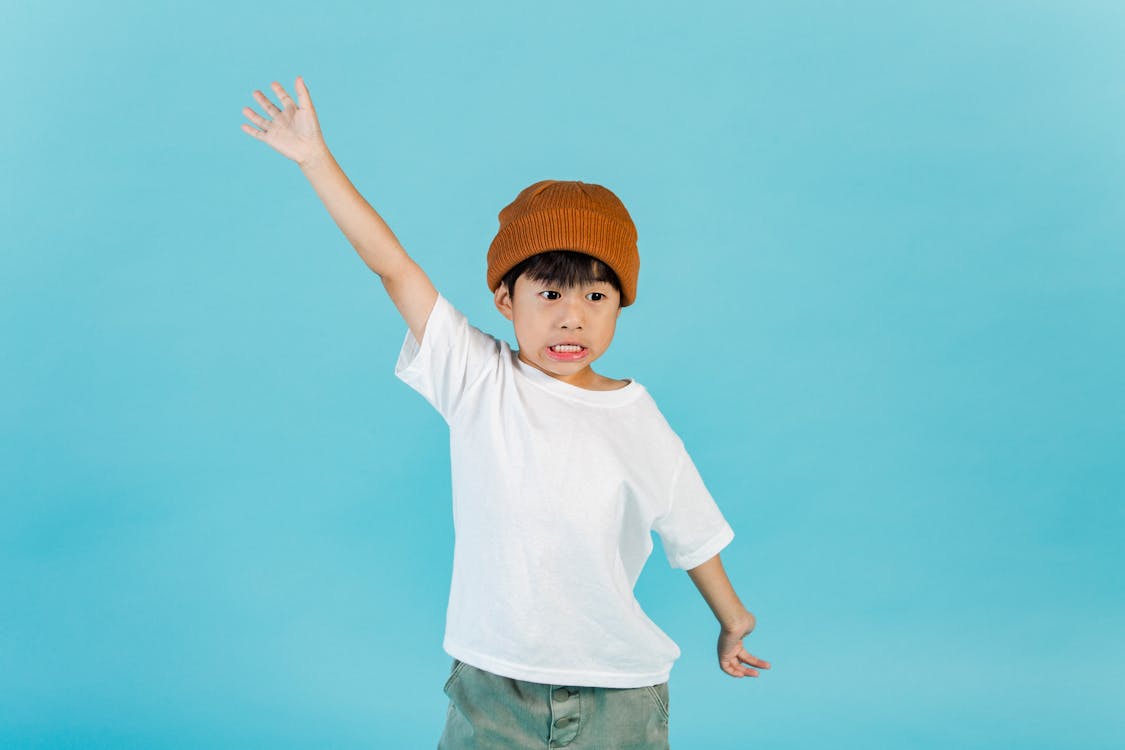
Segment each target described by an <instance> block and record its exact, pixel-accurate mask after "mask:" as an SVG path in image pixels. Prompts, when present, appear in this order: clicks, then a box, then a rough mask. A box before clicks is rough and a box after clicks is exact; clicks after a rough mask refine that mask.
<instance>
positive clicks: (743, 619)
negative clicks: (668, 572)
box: [687, 555, 770, 677]
mask: <svg viewBox="0 0 1125 750" xmlns="http://www.w3.org/2000/svg"><path fill="white" fill-rule="evenodd" d="M687 573H688V575H689V576H690V577H691V580H692V583H694V584H695V587H696V588H697V589H699V593H700V594H702V595H703V598H704V600H706V602H707V605H708V606H709V607H711V611H712V612H713V613H714V614H715V619H717V620H718V621H719V626H720V629H719V644H718V655H719V667H720V668H721V669H722V670H723V671H724V672H726V673H727V674H729V675H731V676H732V677H746V676H747V675H749V676H750V677H757V676H758V672H757V671H755V670H753V669H751V668H750V667H748V666H743V664H747V665H751V666H754V667H758V668H760V669H769V668H770V663H769V662H768V661H764V660H762V659H759V658H758V657H756V656H753V655H752V654H750V653H749V652H748V651H747V650H746V649H745V648H743V647H742V639H743V638H745V637H746V636H748V635H750V632H751V631H752V630H754V627H755V625H757V620H756V619H755V617H754V615H753V614H751V613H750V611H749V610H747V609H746V607H744V606H742V602H741V601H740V600H739V598H738V594H736V593H734V587H733V586H732V585H731V583H730V579H729V578H727V573H726V571H725V570H723V562H722V560H720V559H719V556H718V555H715V556H714V557H712V558H711V559H710V560H708V561H707V562H705V563H703V564H702V565H698V566H696V567H694V568H692V569H691V570H689V571H688V572H687Z"/></svg>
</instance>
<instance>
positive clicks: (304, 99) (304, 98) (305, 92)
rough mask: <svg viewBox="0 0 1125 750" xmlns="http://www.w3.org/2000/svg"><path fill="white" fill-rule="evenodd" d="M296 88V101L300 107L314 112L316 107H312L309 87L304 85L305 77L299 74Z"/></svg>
mask: <svg viewBox="0 0 1125 750" xmlns="http://www.w3.org/2000/svg"><path fill="white" fill-rule="evenodd" d="M296 89H297V103H298V104H299V105H300V107H301V109H309V110H312V111H313V112H316V109H315V108H314V107H313V103H312V98H311V97H310V96H309V87H308V86H306V85H305V79H304V78H302V77H301V76H297V86H296Z"/></svg>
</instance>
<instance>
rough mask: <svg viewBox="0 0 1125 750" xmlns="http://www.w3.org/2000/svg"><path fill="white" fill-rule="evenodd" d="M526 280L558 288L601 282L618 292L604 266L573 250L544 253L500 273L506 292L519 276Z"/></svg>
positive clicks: (611, 273) (616, 283)
mask: <svg viewBox="0 0 1125 750" xmlns="http://www.w3.org/2000/svg"><path fill="white" fill-rule="evenodd" d="M525 273H526V274H527V276H528V278H531V279H535V280H536V281H541V282H546V283H548V284H557V285H559V286H567V287H572V286H584V285H586V284H592V283H594V282H596V281H604V282H606V283H608V284H609V285H610V286H612V287H613V288H614V289H616V290H617V291H618V293H620V292H621V281H620V280H619V279H618V278H617V274H616V273H614V271H613V269H612V268H610V267H609V266H608V265H606V264H605V263H603V262H602V261H600V260H598V259H597V258H595V257H594V256H592V255H587V254H586V253H580V252H578V251H576V250H548V251H547V252H543V253H539V254H537V255H533V256H531V257H530V258H527V259H526V260H524V261H522V262H521V263H519V264H518V265H516V266H515V267H513V268H512V270H510V271H508V273H506V274H504V279H503V281H504V283H505V284H507V286H508V289H509V290H511V289H512V288H513V287H515V283H516V279H518V278H519V277H520V275H521V274H525Z"/></svg>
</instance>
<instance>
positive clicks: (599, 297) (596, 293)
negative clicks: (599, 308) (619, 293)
mask: <svg viewBox="0 0 1125 750" xmlns="http://www.w3.org/2000/svg"><path fill="white" fill-rule="evenodd" d="M590 294H593V295H597V299H595V300H594V302H601V301H602V300H603V299H605V295H604V294H602V293H601V292H590ZM587 296H589V295H587Z"/></svg>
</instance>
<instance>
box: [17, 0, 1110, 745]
mask: <svg viewBox="0 0 1125 750" xmlns="http://www.w3.org/2000/svg"><path fill="white" fill-rule="evenodd" d="M4 15H5V19H6V20H5V22H4V24H3V25H2V26H0V65H2V70H3V72H2V73H0V78H2V80H3V87H2V94H3V108H4V112H3V117H2V118H0V133H2V135H3V137H2V138H0V173H2V181H0V189H2V191H3V194H2V204H0V221H2V223H3V227H4V232H3V251H2V252H0V343H2V354H0V362H2V364H0V393H2V394H3V395H2V396H0V491H2V505H0V587H2V588H0V746H2V747H5V748H8V747H12V748H128V749H132V748H137V749H139V748H146V749H151V748H258V747H263V748H264V747H269V748H275V749H283V748H285V749H287V748H361V747H368V748H369V747H375V748H426V747H433V746H434V745H435V744H436V741H437V736H438V733H439V731H440V727H441V723H442V721H443V719H444V714H445V707H446V702H445V696H444V695H443V694H442V692H441V686H442V683H443V682H444V680H445V677H446V676H447V674H448V670H449V664H450V659H449V657H448V656H446V655H445V654H444V653H443V652H442V650H441V637H442V633H443V627H444V622H443V618H444V613H445V604H446V595H447V592H448V585H449V576H450V571H451V561H452V543H453V531H452V519H451V516H450V507H449V506H450V503H449V459H448V454H447V450H448V443H447V440H448V435H447V432H446V428H445V424H444V422H442V420H441V418H440V417H439V416H438V415H437V414H436V413H435V412H433V410H432V409H431V408H430V407H429V406H428V405H427V404H426V403H425V402H424V401H423V400H422V398H421V397H420V396H418V395H417V394H415V393H413V392H412V391H411V390H410V389H409V388H407V387H406V386H405V385H404V384H402V383H400V382H399V381H398V380H397V379H396V378H395V377H394V375H393V367H394V362H395V359H396V357H397V354H398V349H399V346H400V345H401V343H402V338H403V335H404V333H405V326H404V324H403V323H402V321H401V320H400V319H399V318H398V316H397V313H396V311H395V309H394V307H393V306H392V305H391V303H390V302H389V300H388V299H387V298H386V295H385V293H384V291H383V288H382V286H381V284H380V283H379V280H378V278H377V277H375V276H374V275H373V274H371V273H370V271H368V270H367V268H366V267H365V266H364V265H363V263H362V261H360V259H359V258H358V256H357V255H356V254H355V253H354V252H353V250H352V249H351V247H350V245H349V244H348V243H347V241H346V239H345V238H344V237H343V235H342V234H341V233H340V232H339V231H338V230H337V228H336V226H335V225H334V223H333V222H332V220H331V218H330V217H329V215H328V214H327V212H326V211H325V210H324V209H323V207H322V206H321V204H320V202H319V200H318V199H317V197H316V195H315V193H314V192H313V191H312V189H311V187H310V186H309V185H308V183H307V182H306V181H305V180H304V178H303V176H302V174H301V172H300V170H299V169H298V168H297V167H296V166H295V165H294V164H293V163H291V162H289V161H287V160H285V159H284V158H283V157H281V156H280V155H278V154H277V153H275V152H273V151H272V150H270V149H269V148H268V147H267V146H265V145H264V144H262V143H259V142H257V141H255V140H254V139H252V138H251V137H249V136H247V135H246V134H245V133H243V132H242V131H241V129H240V125H241V124H242V123H243V122H246V119H245V118H244V117H243V116H242V114H241V112H240V110H241V109H242V107H244V106H247V105H250V106H253V107H255V109H258V111H261V110H260V107H258V105H257V104H256V102H255V101H254V100H253V98H252V96H251V93H252V91H253V90H254V89H255V88H258V89H261V90H263V91H265V92H269V91H270V89H269V84H270V83H271V81H274V80H278V81H280V82H282V83H283V84H284V85H285V86H286V87H287V88H288V89H289V91H290V92H291V93H293V91H294V89H293V81H294V78H295V77H296V76H297V75H303V76H305V78H306V79H307V81H308V84H309V87H310V90H311V93H312V96H313V101H314V103H315V104H316V107H317V109H318V112H319V114H320V118H321V124H322V126H323V128H324V131H325V134H326V138H327V141H328V144H329V146H330V147H331V148H332V149H333V151H334V153H335V154H336V157H337V159H338V160H339V161H340V163H341V164H342V165H343V166H344V169H345V170H346V171H347V172H348V174H349V176H350V177H351V179H352V180H353V182H354V183H355V184H356V186H357V187H358V188H359V189H360V191H361V192H363V194H364V195H365V196H366V198H367V199H368V200H369V201H370V202H371V203H372V204H373V205H374V206H375V207H376V208H377V209H378V210H379V211H380V212H381V213H382V215H383V216H384V217H385V218H386V220H387V221H388V222H389V224H390V225H391V226H392V228H393V229H394V230H395V232H396V233H397V235H398V237H399V238H400V240H401V241H402V243H403V244H404V246H405V247H406V248H407V250H408V251H409V252H411V253H412V255H413V256H414V257H415V258H416V259H417V260H418V261H419V262H420V263H421V265H422V266H423V267H424V268H425V269H426V270H427V271H428V272H429V274H430V275H431V277H432V278H433V280H434V282H435V284H436V285H437V286H438V288H439V289H440V290H441V291H442V292H443V293H444V294H445V295H446V296H447V297H448V298H450V299H451V300H452V301H453V302H454V303H455V304H457V305H458V306H459V307H460V308H461V309H462V310H464V311H465V313H466V314H467V315H468V316H469V318H470V320H471V321H472V322H474V323H475V324H476V325H478V326H480V327H482V328H484V329H485V330H488V331H490V332H492V333H495V334H496V335H499V336H505V337H508V338H509V340H512V339H511V336H512V333H511V328H510V324H508V323H507V322H506V321H505V320H503V319H502V318H501V316H500V315H499V313H497V312H496V311H495V310H494V309H493V308H492V306H491V303H490V297H489V293H488V291H487V289H486V287H485V282H484V270H485V266H484V256H485V251H486V249H487V246H488V243H489V241H490V240H491V238H492V235H493V233H494V232H495V230H496V226H497V216H496V214H497V212H498V211H499V209H500V208H501V207H502V206H503V205H505V204H506V203H507V202H508V201H510V200H511V199H512V198H514V197H515V195H516V193H517V192H518V191H519V190H520V189H521V188H523V187H524V186H526V185H528V184H530V183H531V182H534V181H536V180H540V179H544V178H555V179H581V180H584V181H587V182H598V183H601V184H604V185H606V186H608V187H610V188H611V189H613V190H614V191H616V192H617V194H618V195H619V196H620V197H621V198H622V199H623V200H624V201H625V203H626V205H627V206H628V207H629V209H630V211H631V212H632V214H633V217H634V219H635V220H636V222H637V225H638V229H639V233H640V248H641V257H642V270H641V274H640V281H639V289H638V301H637V304H636V305H635V306H633V307H631V308H629V309H627V310H626V311H625V312H624V313H623V315H622V318H621V321H620V325H619V328H618V334H617V338H616V339H615V341H614V345H613V348H612V350H611V351H610V352H609V353H608V354H607V355H606V356H605V357H604V358H603V359H602V360H601V361H600V364H601V365H602V367H601V368H598V369H599V371H600V372H604V373H605V374H607V375H609V376H611V377H633V378H636V379H637V380H639V381H640V382H641V383H643V384H644V385H646V386H647V387H648V388H649V390H650V391H651V392H652V394H653V395H654V397H655V398H656V399H657V402H658V403H659V404H660V405H661V406H662V408H663V409H664V412H665V414H666V416H667V417H668V419H669V421H670V422H671V424H672V425H673V427H674V428H675V429H676V430H677V431H678V432H679V433H680V435H681V436H682V437H683V438H684V441H685V443H686V444H687V446H688V448H689V450H690V451H691V452H692V454H693V456H694V458H695V460H696V463H697V464H698V466H699V468H700V471H701V473H702V475H703V476H704V479H705V481H706V482H707V485H708V487H709V489H710V490H711V491H712V493H713V494H714V496H715V497H716V499H717V500H718V502H719V504H720V506H721V507H722V508H723V510H724V512H725V513H726V515H727V517H728V518H729V520H730V522H731V524H732V525H733V526H734V528H735V531H736V533H737V538H736V539H735V541H734V543H733V544H732V545H731V546H730V547H728V548H727V550H726V551H725V552H724V553H723V560H724V563H725V565H726V567H727V570H728V573H729V574H730V576H731V579H732V581H733V582H734V584H735V587H736V589H737V591H738V592H739V594H740V595H741V597H742V599H743V600H744V602H745V603H746V604H747V605H748V606H749V608H750V609H751V610H752V611H753V612H755V613H756V614H757V616H758V618H759V621H758V628H757V630H756V631H755V632H754V633H753V635H751V636H750V637H749V638H748V639H747V640H746V645H747V647H748V648H749V650H750V651H751V652H752V653H755V654H758V655H760V656H762V657H764V658H767V659H769V660H771V661H772V662H773V664H774V667H773V670H772V671H770V672H767V673H765V674H764V675H763V676H762V677H760V678H758V679H753V678H746V679H742V680H736V679H733V678H731V677H728V676H726V675H725V674H724V673H722V672H721V671H720V670H719V668H718V666H717V664H716V660H715V656H714V648H715V643H714V641H715V637H716V635H717V632H718V631H717V626H716V624H715V622H714V620H713V618H712V616H711V613H710V611H709V610H708V608H707V606H706V604H705V603H704V601H703V600H702V598H700V597H699V595H698V593H697V592H696V591H695V589H694V587H693V586H692V585H691V582H690V580H689V579H688V577H687V576H686V575H685V574H684V573H683V572H682V571H674V570H671V569H670V568H668V565H667V562H666V561H665V560H664V558H663V555H662V551H661V548H660V547H659V545H658V546H657V548H656V550H655V551H654V554H653V557H652V558H650V560H649V565H648V567H647V568H646V570H645V572H644V574H643V576H642V578H641V581H640V583H639V585H638V589H637V592H638V597H639V599H640V600H641V602H642V604H643V606H644V607H645V609H646V610H647V612H648V613H649V614H650V616H651V617H652V618H653V619H654V620H655V621H656V622H657V623H659V624H660V625H661V626H662V627H663V628H664V629H665V630H666V632H668V633H669V635H671V636H672V637H673V638H674V639H675V640H676V641H677V642H678V643H679V644H680V646H681V648H682V649H683V656H682V658H681V660H680V661H679V662H677V664H676V666H675V668H674V670H673V673H672V681H671V701H672V723H671V733H672V743H673V747H677V748H680V749H681V750H695V749H696V748H704V749H715V750H723V749H726V748H731V749H734V748H748V747H759V748H771V749H773V750H777V749H781V748H794V749H796V748H802V749H803V748H824V747H833V748H852V747H854V748H896V749H898V748H912V749H920V750H924V749H927V748H941V749H942V750H946V749H948V748H989V749H992V748H999V747H1005V748H1008V747H1012V748H1064V747H1066V748H1078V747H1080V748H1083V749H1084V750H1094V749H1096V748H1111V747H1114V748H1118V747H1122V745H1123V743H1125V719H1123V717H1125V711H1123V710H1122V707H1123V705H1125V667H1123V666H1122V665H1123V664H1125V639H1123V638H1122V633H1123V632H1125V583H1123V581H1125V577H1123V576H1122V570H1123V569H1125V565H1123V563H1125V559H1123V557H1125V555H1123V553H1122V546H1123V542H1125V511H1123V489H1125V481H1123V470H1122V456H1123V455H1125V426H1123V416H1122V415H1123V414H1125V347H1123V339H1122V323H1123V318H1125V138H1123V134H1125V82H1123V79H1125V76H1123V74H1125V53H1123V50H1125V6H1122V5H1121V4H1120V3H1118V2H1068V3H1062V2H1056V3H1047V2H1014V1H1012V2H982V3H966V2H952V3H950V2H932V1H931V2H922V3H897V2H873V1H870V0H866V1H861V2H854V3H827V2H825V3H813V2H788V3H746V2H738V3H734V2H731V3H716V2H693V3H690V4H680V5H660V4H647V5H641V4H637V3H606V2H604V1H603V2H566V3H551V4H545V5H544V4H530V3H515V2H511V3H498V2H484V3H479V2H478V3H445V4H442V3H433V2H429V3H427V2H418V3H386V2H382V3H380V2H369V3H353V2H332V1H331V0H330V1H329V2H326V3H322V4H320V5H318V6H315V7H314V6H313V5H312V4H310V3H307V2H300V3H297V2H280V3H279V2H272V3H248V2H241V1H239V0H234V1H232V2H225V3H204V4H196V5H191V4H187V3H167V2H158V3H147V4H146V3H126V2H109V3H99V4H94V3H78V2H73V1H71V2H56V3H50V4H41V3H31V2H27V1H26V0H21V1H19V2H12V3H7V4H6V6H5V14H4Z"/></svg>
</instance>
